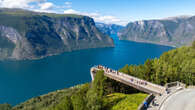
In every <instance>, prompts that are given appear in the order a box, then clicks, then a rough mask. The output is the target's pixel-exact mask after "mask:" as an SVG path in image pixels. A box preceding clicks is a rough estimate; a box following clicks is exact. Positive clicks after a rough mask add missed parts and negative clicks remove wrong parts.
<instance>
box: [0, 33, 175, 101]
mask: <svg viewBox="0 0 195 110" xmlns="http://www.w3.org/2000/svg"><path fill="white" fill-rule="evenodd" d="M112 37H113V39H114V42H115V45H116V46H115V48H101V49H88V50H80V51H74V52H70V53H64V54H61V55H57V56H52V57H47V58H44V59H41V60H34V61H3V62H0V103H9V104H12V105H16V104H18V103H21V102H23V101H25V100H27V99H29V98H32V97H35V96H39V95H42V94H45V93H48V92H51V91H55V90H57V89H63V88H68V87H70V86H74V85H77V84H81V83H85V82H90V81H91V77H90V73H89V70H90V67H92V66H93V65H97V64H102V65H105V66H108V67H111V68H113V69H119V68H122V67H123V66H124V65H125V64H143V63H144V61H145V60H146V59H148V58H149V59H151V58H155V57H159V56H160V55H161V54H162V53H163V52H166V51H168V50H170V49H173V48H171V47H167V46H161V45H154V44H147V43H136V42H130V41H119V40H118V37H117V36H116V35H112Z"/></svg>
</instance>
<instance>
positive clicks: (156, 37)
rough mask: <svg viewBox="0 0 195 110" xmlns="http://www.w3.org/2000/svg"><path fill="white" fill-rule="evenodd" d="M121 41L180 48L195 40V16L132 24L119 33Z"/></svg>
mask: <svg viewBox="0 0 195 110" xmlns="http://www.w3.org/2000/svg"><path fill="white" fill-rule="evenodd" d="M118 35H119V38H120V40H130V41H136V42H148V43H156V44H161V45H169V46H174V47H179V46H182V45H189V44H191V43H192V41H193V40H195V16H180V17H172V18H167V19H160V20H142V21H136V22H130V23H129V24H128V25H127V26H126V27H125V28H124V29H122V30H121V31H119V32H118Z"/></svg>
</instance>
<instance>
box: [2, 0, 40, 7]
mask: <svg viewBox="0 0 195 110" xmlns="http://www.w3.org/2000/svg"><path fill="white" fill-rule="evenodd" d="M42 1H44V0H0V7H4V8H33V5H30V4H31V3H39V2H42Z"/></svg>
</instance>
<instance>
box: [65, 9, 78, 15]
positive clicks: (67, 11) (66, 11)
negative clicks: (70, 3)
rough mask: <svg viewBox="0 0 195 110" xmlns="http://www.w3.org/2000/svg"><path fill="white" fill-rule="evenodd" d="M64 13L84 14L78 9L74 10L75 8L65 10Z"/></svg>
mask: <svg viewBox="0 0 195 110" xmlns="http://www.w3.org/2000/svg"><path fill="white" fill-rule="evenodd" d="M64 14H78V15H82V14H81V13H80V12H79V11H76V10H73V9H67V10H64Z"/></svg>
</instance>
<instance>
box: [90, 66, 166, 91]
mask: <svg viewBox="0 0 195 110" xmlns="http://www.w3.org/2000/svg"><path fill="white" fill-rule="evenodd" d="M92 69H95V70H103V71H104V74H108V76H110V75H111V76H110V77H115V78H117V79H118V78H120V79H121V80H123V81H125V82H126V83H128V80H130V79H133V81H132V82H129V84H131V85H132V86H133V85H134V86H138V87H141V88H143V89H146V90H147V91H148V90H149V91H153V92H155V93H160V94H161V93H163V92H164V91H165V87H162V86H160V85H157V84H153V83H151V82H148V81H145V80H143V79H139V78H137V77H134V76H131V75H127V74H124V73H122V72H118V71H116V70H113V69H111V68H106V67H104V66H101V69H99V68H98V66H94V67H92ZM108 70H109V72H108ZM112 71H114V72H112ZM116 72H117V73H116ZM115 80H116V79H115ZM136 82H144V83H147V85H142V84H139V83H136Z"/></svg>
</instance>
